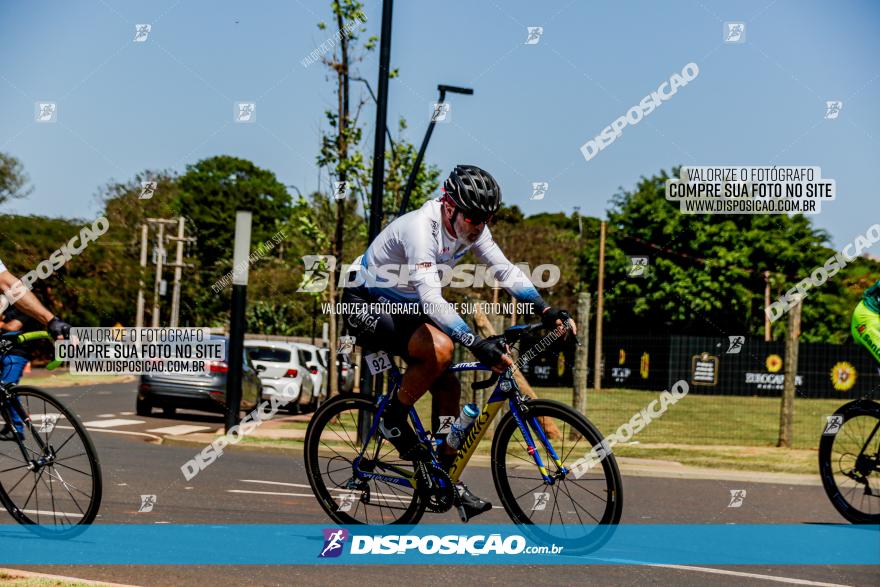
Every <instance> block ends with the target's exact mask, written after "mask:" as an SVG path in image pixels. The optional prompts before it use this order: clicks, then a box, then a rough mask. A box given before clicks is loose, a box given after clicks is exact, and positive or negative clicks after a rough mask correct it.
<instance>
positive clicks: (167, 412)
mask: <svg viewBox="0 0 880 587" xmlns="http://www.w3.org/2000/svg"><path fill="white" fill-rule="evenodd" d="M176 413H177V408H175V407H174V406H162V415H163V416H165V417H166V418H173V417H174V415H175V414H176Z"/></svg>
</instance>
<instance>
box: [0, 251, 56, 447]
mask: <svg viewBox="0 0 880 587" xmlns="http://www.w3.org/2000/svg"><path fill="white" fill-rule="evenodd" d="M0 291H2V294H0V316H2V321H3V324H2V325H0V330H3V331H6V330H10V329H12V328H23V327H24V325H25V324H26V323H28V322H29V320H28V317H30V318H33V319H34V320H36V321H37V322H39V323H40V324H41V325H43V326H45V327H46V330H48V331H49V333H50V334H52V336H54V337H55V338H58V339H61V338H66V337H67V336H69V335H70V324H68V323H67V322H65V321H64V320H61V319H60V318H59V317H58V316H55V315H54V314H52V312H50V311H49V310H47V309H46V307H45V306H43V304H41V303H40V300H38V299H37V296H35V295H34V294H33V293H31V291H30V290H29V289H28V288H27V286H26V285H24V283H22V282H21V280H19V279H18V278H17V277H16V276H15V275H13V274H12V273H10V272H9V270H8V269H7V268H6V265H5V264H4V263H3V261H2V260H0ZM4 296H5V298H4ZM26 329H27V328H25V330H26ZM29 360H30V356H29V355H28V354H27V351H24V350H22V349H13V350H12V351H10V352H6V353H4V354H3V355H2V358H0V382H2V383H18V381H19V380H20V379H21V376H22V374H23V373H24V368H25V366H26V365H27V363H28V361H29ZM12 417H13V422H11V423H10V422H0V424H2V426H0V441H2V440H12V427H11V426H14V427H15V430H16V431H17V432H18V433H19V434H21V432H22V431H23V430H24V423H23V422H22V421H21V418H19V416H18V413H17V412H16V411H15V410H12ZM10 424H11V425H10Z"/></svg>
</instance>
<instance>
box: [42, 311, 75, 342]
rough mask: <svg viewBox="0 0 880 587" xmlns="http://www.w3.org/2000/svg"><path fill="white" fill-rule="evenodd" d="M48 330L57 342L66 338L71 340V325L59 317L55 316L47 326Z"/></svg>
mask: <svg viewBox="0 0 880 587" xmlns="http://www.w3.org/2000/svg"><path fill="white" fill-rule="evenodd" d="M46 330H48V331H49V334H51V335H52V336H53V337H54V338H55V339H56V340H63V339H65V338H70V324H68V323H67V322H65V321H64V320H62V319H61V318H59V317H58V316H53V317H52V319H51V320H49V323H48V324H46Z"/></svg>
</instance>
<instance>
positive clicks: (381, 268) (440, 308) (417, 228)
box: [355, 199, 547, 346]
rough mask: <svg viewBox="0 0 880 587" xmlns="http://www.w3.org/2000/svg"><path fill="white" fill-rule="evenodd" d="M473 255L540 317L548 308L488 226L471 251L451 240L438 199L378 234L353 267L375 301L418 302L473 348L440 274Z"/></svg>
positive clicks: (426, 203)
mask: <svg viewBox="0 0 880 587" xmlns="http://www.w3.org/2000/svg"><path fill="white" fill-rule="evenodd" d="M469 250H473V252H474V254H475V255H476V256H477V258H478V259H479V260H480V261H481V262H482V263H484V264H486V265H487V266H489V267H490V268H492V273H493V274H494V277H495V279H496V280H497V281H498V282H499V283H500V284H501V286H502V287H503V288H504V289H505V290H506V291H507V292H508V293H510V294H511V295H512V296H513V297H515V298H516V299H517V300H518V301H520V302H526V303H532V304H534V306H535V309H536V310H537V311H538V312H540V311H542V310H543V309H544V308H546V307H547V304H546V303H545V302H544V300H543V299H542V298H541V296H540V294H538V291H537V290H536V289H535V286H534V285H533V284H532V282H531V281H530V280H529V278H528V277H527V276H526V275H525V274H524V273H523V272H522V270H520V268H519V267H517V266H516V265H514V264H513V263H511V262H510V261H508V259H507V257H506V256H505V255H504V253H503V252H502V251H501V249H500V248H499V247H498V245H497V244H496V243H495V241H494V240H493V239H492V234H491V233H490V231H489V227H488V226H486V227H484V228H483V232H482V233H481V234H480V236H479V237H478V238H477V240H476V241H475V242H474V243H473V244H470V245H469V244H467V243H464V242H463V241H460V240H459V239H458V238H456V237H454V236H452V235H451V234H449V232H448V231H447V230H446V228H445V226H444V225H443V208H442V203H441V202H440V200H439V199H436V200H431V201H428V202H425V204H424V205H423V206H422V207H421V208H419V209H418V210H414V211H412V212H410V213H408V214H405V215H403V216H401V217H400V218H397V219H396V220H394V222H392V223H391V224H389V225H388V226H387V227H385V229H384V230H383V231H382V232H380V233H379V235H378V236H377V237H376V240H374V241H373V243H372V244H371V245H370V246H369V248H368V249H367V252H366V253H364V255H363V256H362V257H361V258H360V263H359V264H358V263H357V261H356V262H355V263H356V266H358V271H359V273H360V277H361V279H362V280H363V282H364V284H365V286H366V287H367V288H368V289H369V290H370V293H371V294H372V295H375V296H378V297H384V298H386V299H388V300H390V301H399V302H404V303H412V302H420V303H421V305H422V311H423V312H424V313H425V314H426V315H428V316H429V317H430V318H431V320H432V321H433V322H434V323H435V324H436V325H437V326H438V327H439V328H441V329H442V330H443V331H444V332H445V333H446V334H448V335H449V336H450V337H451V338H452V339H453V340H456V341H459V342H461V343H463V344H464V345H465V346H470V344H472V343H473V341H474V334H473V332H472V331H471V329H470V328H469V327H468V325H467V323H465V321H464V320H462V318H461V316H459V314H458V313H457V312H456V311H455V308H454V306H453V305H452V304H450V303H449V302H447V301H446V300H445V299H444V298H443V293H442V289H441V275H440V271H441V270H446V268H447V267H448V268H452V267H454V266H455V264H456V263H458V260H459V259H461V258H462V257H463V256H464V255H465V253H467V252H468V251H469ZM444 266H445V267H444ZM389 268H390V271H389ZM398 268H404V269H408V276H407V275H406V271H404V272H403V275H404V277H403V278H400V275H401V273H399V272H398V271H399V269H398Z"/></svg>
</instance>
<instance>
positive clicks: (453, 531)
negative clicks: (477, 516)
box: [0, 524, 880, 565]
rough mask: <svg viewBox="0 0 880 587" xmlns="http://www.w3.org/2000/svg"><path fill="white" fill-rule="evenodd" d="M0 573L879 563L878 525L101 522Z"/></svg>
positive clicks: (25, 552)
mask: <svg viewBox="0 0 880 587" xmlns="http://www.w3.org/2000/svg"><path fill="white" fill-rule="evenodd" d="M0 564H19V565H23V564H82V565H85V564H89V565H96V564H99V565H132V564H136V565H195V564H199V565H315V564H317V565H328V564H329V565H332V564H347V565H357V564H415V565H424V564H431V565H436V564H452V565H460V564H491V565H497V564H529V565H534V564H563V565H571V564H587V565H589V564H633V565H640V564H713V565H876V564H880V526H849V525H820V524H806V525H710V524H706V525H661V524H658V525H650V524H644V525H621V526H514V525H467V526H465V525H436V524H434V525H429V524H426V525H421V526H332V525H244V524H242V525H237V524H234V525H170V524H169V525H165V524H161V525H159V524H151V525H145V524H137V525H97V526H91V527H88V528H87V529H86V530H85V531H84V532H82V533H81V534H79V535H77V536H74V537H71V538H66V539H58V538H54V539H53V538H46V537H43V536H40V535H38V534H36V533H34V532H33V531H31V530H29V529H28V528H26V527H23V526H14V525H4V526H2V529H0Z"/></svg>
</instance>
